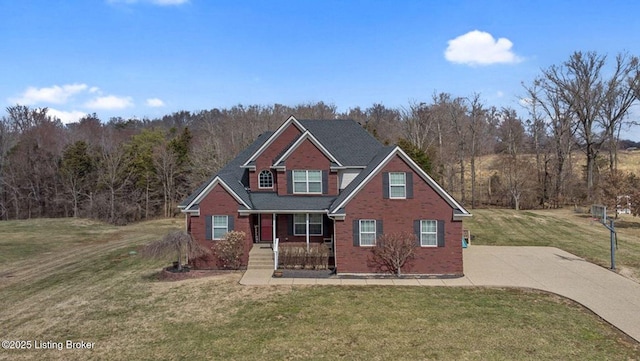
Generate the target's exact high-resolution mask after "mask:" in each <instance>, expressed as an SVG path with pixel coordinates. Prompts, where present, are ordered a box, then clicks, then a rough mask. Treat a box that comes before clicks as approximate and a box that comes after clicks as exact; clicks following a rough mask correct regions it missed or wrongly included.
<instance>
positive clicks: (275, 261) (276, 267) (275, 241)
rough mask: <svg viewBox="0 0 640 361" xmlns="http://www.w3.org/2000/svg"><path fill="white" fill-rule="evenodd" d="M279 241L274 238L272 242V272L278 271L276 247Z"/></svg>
mask: <svg viewBox="0 0 640 361" xmlns="http://www.w3.org/2000/svg"><path fill="white" fill-rule="evenodd" d="M279 243H280V239H279V238H275V239H274V240H273V270H274V271H275V270H277V269H278V247H279Z"/></svg>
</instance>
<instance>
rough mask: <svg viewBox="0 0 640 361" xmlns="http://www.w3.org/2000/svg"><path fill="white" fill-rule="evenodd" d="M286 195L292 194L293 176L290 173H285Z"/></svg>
mask: <svg viewBox="0 0 640 361" xmlns="http://www.w3.org/2000/svg"><path fill="white" fill-rule="evenodd" d="M287 194H293V174H292V171H290V170H288V171H287Z"/></svg>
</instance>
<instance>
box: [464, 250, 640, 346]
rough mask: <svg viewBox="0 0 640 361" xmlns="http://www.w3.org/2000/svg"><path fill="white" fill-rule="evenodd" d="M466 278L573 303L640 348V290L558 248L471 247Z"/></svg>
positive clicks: (634, 284)
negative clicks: (549, 294)
mask: <svg viewBox="0 0 640 361" xmlns="http://www.w3.org/2000/svg"><path fill="white" fill-rule="evenodd" d="M464 273H465V278H467V279H468V280H469V282H470V283H471V284H473V285H477V286H505V287H530V288H536V289H540V290H544V291H549V292H553V293H557V294H559V295H562V296H564V297H567V298H570V299H572V300H574V301H576V302H578V303H580V304H582V305H584V306H585V307H587V308H589V309H590V310H591V311H593V312H594V313H596V314H597V315H599V316H600V317H602V318H603V319H605V320H606V321H607V322H609V323H611V324H612V325H614V326H615V327H617V328H619V329H620V330H622V331H623V332H624V333H626V334H627V335H629V336H631V337H633V338H634V339H636V341H639V342H640V284H639V283H636V282H633V281H631V280H629V279H628V278H625V277H623V276H620V275H618V274H616V273H615V272H612V271H611V270H608V269H606V268H603V267H600V266H596V265H595V264H593V263H590V262H587V261H585V260H584V259H582V258H580V257H577V256H575V255H573V254H571V253H568V252H565V251H563V250H560V249H558V248H554V247H494V246H471V247H469V248H467V249H465V250H464Z"/></svg>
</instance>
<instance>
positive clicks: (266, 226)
mask: <svg viewBox="0 0 640 361" xmlns="http://www.w3.org/2000/svg"><path fill="white" fill-rule="evenodd" d="M272 217H273V215H271V214H261V215H260V241H261V242H272V241H273V218H272Z"/></svg>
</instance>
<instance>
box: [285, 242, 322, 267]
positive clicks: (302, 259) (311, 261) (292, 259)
mask: <svg viewBox="0 0 640 361" xmlns="http://www.w3.org/2000/svg"><path fill="white" fill-rule="evenodd" d="M279 251H280V254H279V256H278V263H279V266H282V267H284V268H295V267H299V268H303V269H304V268H310V269H327V268H328V266H329V248H328V247H327V246H325V245H324V244H311V245H309V250H308V251H307V246H306V245H282V244H281V245H280V250H279Z"/></svg>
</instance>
